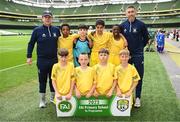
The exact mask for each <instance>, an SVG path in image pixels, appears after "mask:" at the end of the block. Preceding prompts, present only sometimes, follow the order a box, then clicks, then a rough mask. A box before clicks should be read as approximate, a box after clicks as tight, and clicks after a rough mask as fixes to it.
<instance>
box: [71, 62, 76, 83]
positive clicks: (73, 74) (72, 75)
mask: <svg viewBox="0 0 180 122" xmlns="http://www.w3.org/2000/svg"><path fill="white" fill-rule="evenodd" d="M71 67H72V68H71V69H72V70H71V81H75V68H74V65H73V64H71Z"/></svg>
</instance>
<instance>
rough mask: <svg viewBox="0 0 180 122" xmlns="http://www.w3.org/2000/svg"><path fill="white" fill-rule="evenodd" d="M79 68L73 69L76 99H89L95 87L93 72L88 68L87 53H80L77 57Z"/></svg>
mask: <svg viewBox="0 0 180 122" xmlns="http://www.w3.org/2000/svg"><path fill="white" fill-rule="evenodd" d="M79 63H80V66H79V67H76V68H75V93H76V97H77V98H80V97H81V96H86V98H89V97H91V96H92V94H93V92H94V90H95V87H96V81H95V74H96V73H95V71H94V70H93V68H91V67H88V63H89V57H88V54H87V53H81V54H80V55H79Z"/></svg>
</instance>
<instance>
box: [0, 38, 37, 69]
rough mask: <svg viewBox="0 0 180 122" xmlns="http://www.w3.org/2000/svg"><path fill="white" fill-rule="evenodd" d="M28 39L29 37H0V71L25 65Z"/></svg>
mask: <svg viewBox="0 0 180 122" xmlns="http://www.w3.org/2000/svg"><path fill="white" fill-rule="evenodd" d="M29 38H30V36H0V59H1V60H0V69H4V68H8V67H12V66H16V65H20V64H23V63H26V48H27V44H28V41H29ZM34 52H35V51H34Z"/></svg>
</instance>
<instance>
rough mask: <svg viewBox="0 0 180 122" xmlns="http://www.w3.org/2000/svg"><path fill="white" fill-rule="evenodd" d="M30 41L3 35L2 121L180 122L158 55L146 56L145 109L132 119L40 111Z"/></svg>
mask: <svg viewBox="0 0 180 122" xmlns="http://www.w3.org/2000/svg"><path fill="white" fill-rule="evenodd" d="M29 38H30V37H29V36H9V37H7V36H3V37H2V36H0V121H180V100H179V99H177V98H176V95H175V91H174V89H173V88H172V85H171V82H170V80H169V77H168V76H167V73H166V71H165V68H164V67H163V65H162V63H161V61H160V58H159V56H158V54H157V53H156V52H154V53H145V76H144V84H143V92H142V107H141V108H140V109H135V108H133V109H132V114H131V117H82V118H81V117H69V118H57V117H56V112H55V106H54V105H53V104H50V103H48V106H47V108H45V109H39V108H38V103H39V99H38V81H37V69H36V65H35V63H33V65H32V66H27V65H25V64H24V63H25V62H26V47H27V43H28V40H29ZM34 51H35V50H34ZM33 59H35V55H34V57H33ZM21 64H23V65H21ZM17 65H18V66H17ZM14 66H17V67H14ZM7 68H8V69H7ZM48 91H49V90H48ZM47 93H49V92H47Z"/></svg>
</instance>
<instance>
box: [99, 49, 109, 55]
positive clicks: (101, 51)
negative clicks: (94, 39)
mask: <svg viewBox="0 0 180 122" xmlns="http://www.w3.org/2000/svg"><path fill="white" fill-rule="evenodd" d="M100 53H106V54H108V55H109V50H108V49H106V48H101V49H100V50H99V52H98V54H100Z"/></svg>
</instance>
